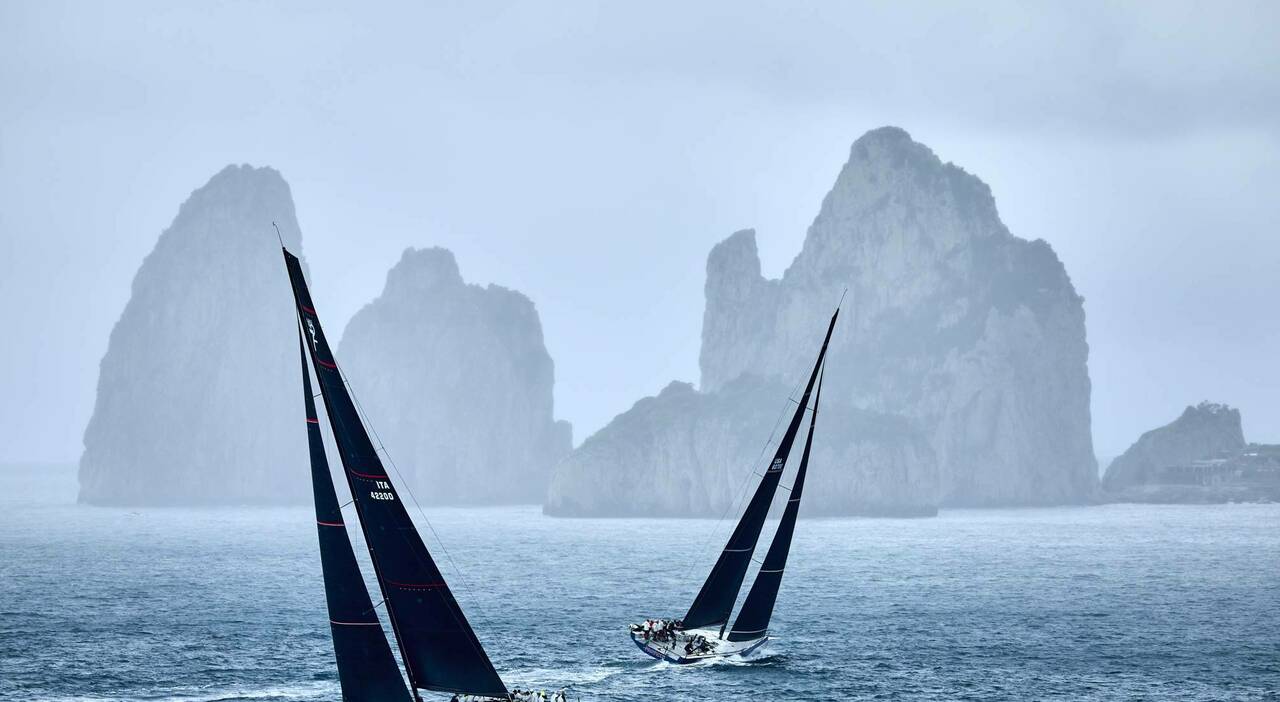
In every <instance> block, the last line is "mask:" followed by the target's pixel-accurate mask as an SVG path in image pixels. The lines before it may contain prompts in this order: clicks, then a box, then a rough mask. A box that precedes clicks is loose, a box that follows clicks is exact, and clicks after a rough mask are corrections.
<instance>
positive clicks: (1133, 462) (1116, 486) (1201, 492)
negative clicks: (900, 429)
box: [1102, 402, 1280, 503]
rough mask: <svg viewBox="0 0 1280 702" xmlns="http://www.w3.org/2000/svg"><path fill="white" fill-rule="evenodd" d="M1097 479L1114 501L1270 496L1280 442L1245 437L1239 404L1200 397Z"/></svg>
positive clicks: (1277, 491)
mask: <svg viewBox="0 0 1280 702" xmlns="http://www.w3.org/2000/svg"><path fill="white" fill-rule="evenodd" d="M1102 485H1103V488H1104V489H1105V490H1106V492H1107V496H1108V499H1111V500H1113V501H1116V502H1155V503H1218V502H1276V501H1280V446H1276V445H1268V444H1248V443H1245V440H1244V431H1243V429H1242V427H1241V423H1240V411H1239V410H1236V409H1232V408H1231V407H1228V406H1227V405H1224V404H1219V403H1213V402H1201V403H1200V404H1198V405H1195V406H1188V407H1187V408H1186V409H1185V410H1183V412H1182V414H1181V415H1180V416H1179V417H1178V418H1177V419H1175V420H1173V421H1172V422H1170V423H1169V424H1166V425H1164V426H1162V427H1159V428H1156V429H1152V430H1151V431H1148V432H1146V433H1145V434H1143V435H1142V436H1141V437H1139V438H1138V440H1137V441H1136V442H1135V443H1134V444H1133V445H1132V446H1130V447H1129V449H1128V450H1127V451H1125V452H1124V454H1122V455H1121V456H1120V457H1118V458H1116V459H1115V460H1114V461H1112V462H1111V465H1109V466H1107V473H1106V476H1105V477H1104V478H1103V482H1102Z"/></svg>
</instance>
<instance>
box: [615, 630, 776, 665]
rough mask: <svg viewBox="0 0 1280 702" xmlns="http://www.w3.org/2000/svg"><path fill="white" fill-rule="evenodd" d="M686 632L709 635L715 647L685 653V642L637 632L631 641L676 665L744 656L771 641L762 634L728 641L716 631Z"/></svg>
mask: <svg viewBox="0 0 1280 702" xmlns="http://www.w3.org/2000/svg"><path fill="white" fill-rule="evenodd" d="M684 633H686V634H691V633H692V634H697V633H701V634H703V635H704V636H706V637H707V639H708V640H709V641H713V642H714V644H715V648H713V649H712V650H710V651H707V652H705V653H685V652H684V650H683V642H680V643H677V644H675V645H671V644H670V643H668V642H662V641H654V640H652V639H650V640H648V641H646V640H645V639H644V637H643V636H639V635H637V634H635V633H632V634H631V641H632V642H633V643H635V645H636V647H637V648H639V649H640V650H641V651H644V653H645V655H648V656H651V657H653V658H656V659H658V660H660V661H666V662H668V663H675V664H676V665H689V664H690V663H701V662H703V661H711V660H716V659H719V658H743V657H746V656H749V655H751V654H753V653H755V652H757V651H759V650H760V649H761V648H763V647H764V645H765V644H766V643H768V642H769V637H768V636H762V637H760V638H758V639H751V640H750V641H728V640H726V639H718V638H714V637H715V636H716V632H698V631H692V632H684Z"/></svg>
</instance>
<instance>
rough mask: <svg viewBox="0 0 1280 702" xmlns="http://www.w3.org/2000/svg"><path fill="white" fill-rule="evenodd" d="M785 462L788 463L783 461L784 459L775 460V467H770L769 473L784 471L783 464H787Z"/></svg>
mask: <svg viewBox="0 0 1280 702" xmlns="http://www.w3.org/2000/svg"><path fill="white" fill-rule="evenodd" d="M785 462H786V461H784V460H783V459H782V457H778V458H775V459H773V465H771V466H769V472H770V473H776V472H778V471H780V470H782V464H783V463H785Z"/></svg>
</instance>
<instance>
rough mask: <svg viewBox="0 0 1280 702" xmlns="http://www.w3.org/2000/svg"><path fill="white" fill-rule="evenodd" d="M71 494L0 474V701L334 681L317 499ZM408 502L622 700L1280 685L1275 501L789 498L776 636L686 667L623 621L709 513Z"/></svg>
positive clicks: (632, 617) (675, 588)
mask: <svg viewBox="0 0 1280 702" xmlns="http://www.w3.org/2000/svg"><path fill="white" fill-rule="evenodd" d="M75 496H76V483H75V472H74V469H73V468H72V467H67V466H48V465H39V466H7V467H4V468H2V469H0V514H2V515H3V523H4V528H3V529H0V699H4V700H24V701H31V700H36V701H39V700H50V701H54V700H56V701H59V702H61V701H64V700H94V701H99V700H101V701H106V700H140V701H141V700H146V701H151V700H173V701H175V702H177V701H181V702H215V701H223V700H226V701H230V700H252V701H255V702H257V701H268V700H279V701H297V702H312V701H315V702H320V701H336V700H339V699H340V692H339V687H338V682H337V679H336V674H335V668H334V662H333V652H332V649H331V647H330V640H329V629H328V623H327V616H326V612H325V603H324V591H323V588H322V585H321V578H320V570H319V556H318V553H317V549H316V534H315V526H314V518H313V515H312V513H311V510H310V508H308V507H305V506H300V507H290V508H219V509H109V508H99V507H88V506H83V505H77V504H75ZM411 511H412V512H413V513H414V515H415V518H416V519H418V520H419V526H420V528H421V530H422V531H423V534H424V537H425V538H426V540H427V543H428V545H429V546H430V547H431V548H432V549H433V551H434V552H435V554H436V557H437V560H439V561H440V562H441V564H442V567H443V569H444V570H445V574H446V577H447V578H448V579H449V581H450V584H451V585H452V587H453V589H454V591H455V593H456V595H457V598H458V600H459V601H460V603H461V605H462V607H463V608H464V610H465V611H466V613H467V616H468V617H469V618H470V620H471V622H472V624H473V625H474V627H475V629H476V632H477V634H478V636H479V638H480V640H481V642H482V643H483V644H484V646H485V648H486V649H487V650H488V652H489V655H490V657H491V658H492V660H493V662H494V664H495V666H496V667H497V669H498V671H499V672H500V673H501V675H502V677H503V679H504V680H505V681H506V682H507V685H508V686H509V687H513V688H514V687H519V688H526V689H527V688H532V687H543V688H560V687H566V688H568V690H569V696H570V698H571V699H576V700H637V701H639V700H645V701H648V700H700V701H701V700H863V699H865V700H1049V699H1062V700H1277V699H1280V505H1252V504H1240V505H1218V506H1152V505H1107V506H1099V507H1078V508H1077V507H1071V508H1054V509H1011V510H955V511H951V510H947V511H943V512H942V513H941V514H939V515H938V517H937V518H933V519H910V520H889V519H807V520H802V521H801V523H800V525H799V528H798V530H797V533H796V538H795V545H794V549H793V551H792V555H791V561H790V563H789V564H788V571H787V573H786V578H785V580H784V581H783V585H782V591H781V594H780V596H779V598H778V605H777V612H776V615H775V616H774V619H773V622H772V625H771V628H772V634H773V635H774V636H775V638H774V640H773V641H772V642H771V643H770V645H769V647H768V649H766V652H765V653H764V654H763V655H761V656H760V657H757V658H755V659H753V660H750V661H745V662H720V663H712V664H704V665H694V666H673V665H670V664H666V663H662V662H658V661H655V660H653V659H650V658H648V657H646V656H644V655H643V654H642V653H641V652H640V651H639V650H638V649H637V648H635V646H634V645H633V644H632V643H631V642H630V640H629V639H628V636H627V625H628V623H630V622H635V621H639V620H641V619H643V618H645V617H658V616H668V617H672V616H679V615H681V614H683V612H684V611H685V609H686V608H687V607H688V605H689V603H690V601H691V600H692V598H693V596H694V593H695V592H696V591H697V589H698V587H699V585H700V584H701V582H702V579H703V578H704V577H705V576H706V573H707V571H708V569H709V568H710V566H711V564H712V562H713V561H714V558H715V556H716V553H717V551H718V550H719V548H720V547H721V545H722V543H723V540H724V538H725V537H726V536H727V532H728V525H726V524H724V523H723V522H717V521H715V520H701V519H689V520H673V519H613V520H599V519H589V520H565V519H552V518H549V517H545V516H543V515H542V514H541V512H540V510H539V509H538V508H537V507H536V506H527V507H509V508H492V509H452V508H451V509H441V508H428V509H425V510H422V511H419V510H417V509H411ZM353 521H354V520H353ZM766 533H768V532H766ZM353 538H355V539H356V541H357V544H356V546H357V549H362V548H363V542H362V541H360V539H359V536H358V535H354V537H353ZM366 565H367V562H366ZM749 577H750V576H749ZM372 591H373V592H376V588H375V589H373V590H372ZM377 599H378V598H377V597H375V601H377ZM384 620H385V617H384ZM424 696H425V698H426V699H428V700H431V699H440V700H447V699H448V695H439V694H432V693H424Z"/></svg>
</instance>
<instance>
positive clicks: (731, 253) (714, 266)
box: [707, 229, 760, 284]
mask: <svg viewBox="0 0 1280 702" xmlns="http://www.w3.org/2000/svg"><path fill="white" fill-rule="evenodd" d="M707 275H708V276H712V275H717V276H725V277H746V278H758V277H760V252H759V250H758V249H757V248H756V230H754V229H740V230H738V231H736V232H734V233H733V234H731V235H729V238H727V239H725V240H724V241H722V242H720V243H718V244H716V245H715V246H713V247H712V248H711V253H710V254H709V255H708V256H707ZM708 284H709V283H708Z"/></svg>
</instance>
